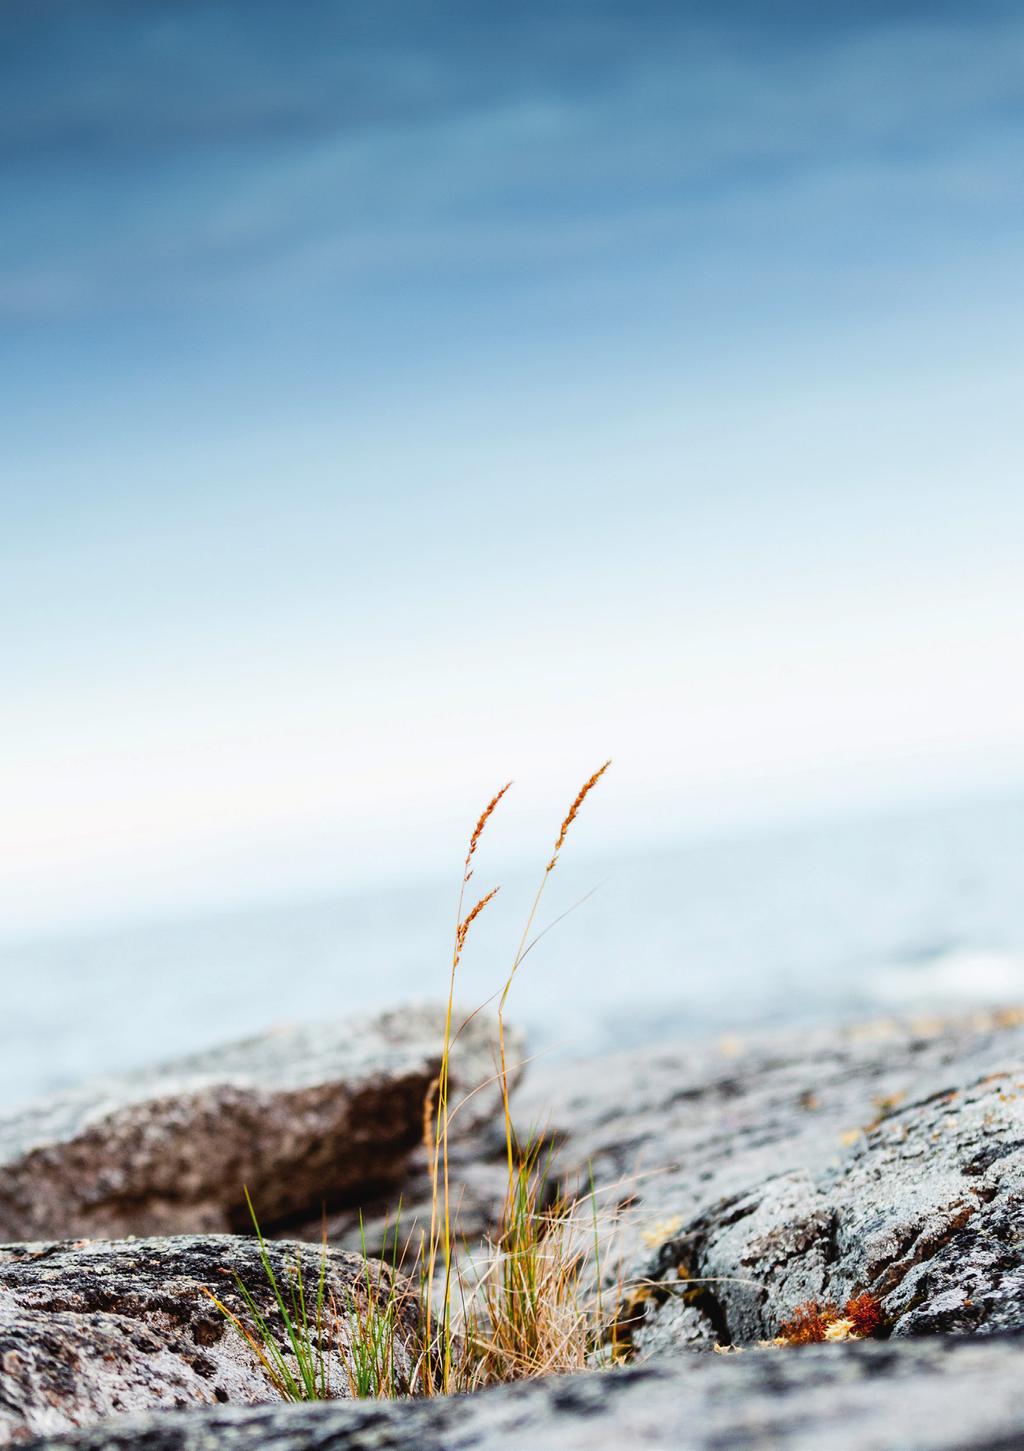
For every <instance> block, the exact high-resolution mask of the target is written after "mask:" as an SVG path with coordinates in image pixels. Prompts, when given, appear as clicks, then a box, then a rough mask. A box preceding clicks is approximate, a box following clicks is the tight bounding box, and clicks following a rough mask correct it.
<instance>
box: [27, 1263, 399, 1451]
mask: <svg viewBox="0 0 1024 1451" xmlns="http://www.w3.org/2000/svg"><path fill="white" fill-rule="evenodd" d="M268 1254H269V1255H270V1258H271V1263H272V1265H273V1267H274V1272H275V1274H276V1275H277V1277H278V1279H279V1282H280V1283H282V1284H286V1283H287V1275H288V1272H289V1268H290V1267H291V1266H293V1265H294V1264H295V1262H296V1256H301V1263H302V1265H303V1279H304V1284H305V1285H306V1286H307V1288H308V1289H310V1290H314V1291H315V1286H316V1284H317V1278H318V1275H319V1272H320V1267H321V1252H320V1251H319V1250H318V1249H317V1248H316V1247H315V1246H310V1245H300V1244H289V1243H287V1242H284V1243H280V1242H279V1243H275V1244H272V1245H270V1246H268ZM326 1268H327V1273H326V1288H327V1292H328V1295H329V1296H331V1297H333V1300H334V1302H335V1304H336V1305H338V1306H340V1307H347V1306H349V1305H350V1304H351V1303H352V1299H353V1297H354V1298H355V1299H356V1300H357V1302H363V1303H365V1299H366V1296H367V1295H368V1294H369V1293H374V1294H378V1295H380V1296H381V1297H382V1298H383V1299H385V1300H386V1299H387V1297H388V1295H389V1293H390V1286H391V1282H392V1281H391V1272H390V1270H389V1269H388V1267H387V1266H386V1265H383V1264H380V1263H378V1262H369V1261H366V1260H364V1259H363V1258H362V1257H361V1256H359V1255H353V1254H348V1253H344V1252H337V1251H332V1252H330V1253H329V1254H328V1256H327V1266H326ZM235 1275H237V1276H238V1277H239V1279H240V1280H241V1282H242V1284H244V1285H245V1287H246V1289H247V1290H248V1291H249V1293H250V1294H251V1296H252V1298H253V1300H254V1301H255V1303H256V1304H257V1305H258V1306H259V1308H260V1312H261V1314H262V1315H263V1316H264V1318H265V1319H266V1320H267V1323H268V1324H269V1325H270V1326H271V1327H272V1328H273V1329H274V1330H275V1331H276V1332H277V1333H278V1335H279V1336H280V1338H281V1340H282V1341H283V1340H284V1328H283V1325H282V1324H281V1322H280V1319H279V1317H278V1315H277V1312H276V1309H275V1307H274V1304H273V1298H272V1291H271V1289H270V1287H269V1285H268V1283H267V1279H266V1276H265V1274H264V1271H263V1267H262V1264H261V1262H260V1256H259V1246H258V1245H257V1243H256V1241H255V1240H254V1239H243V1238H240V1237H236V1236H232V1235H210V1236H195V1237H193V1236H177V1237H173V1238H168V1239H143V1240H123V1241H118V1242H113V1243H111V1242H105V1241H94V1242H82V1243H77V1244H23V1245H8V1246H6V1247H0V1445H3V1444H7V1443H11V1442H14V1443H18V1442H21V1441H23V1440H25V1439H26V1438H27V1437H28V1436H30V1435H33V1434H39V1433H46V1434H51V1433H55V1432H61V1431H66V1430H70V1429H72V1428H74V1427H77V1426H82V1425H85V1424H88V1423H89V1422H91V1421H95V1420H98V1419H99V1418H101V1417H103V1416H109V1415H113V1414H115V1413H119V1412H120V1413H124V1412H131V1411H139V1410H148V1409H151V1408H153V1407H156V1406H167V1407H184V1406H194V1405H203V1404H207V1405H216V1404H217V1403H219V1402H228V1401H230V1402H241V1403H244V1404H256V1403H260V1402H265V1401H271V1400H276V1399H277V1392H276V1391H275V1389H274V1386H273V1384H272V1381H271V1378H270V1377H269V1376H268V1374H267V1373H266V1371H265V1370H264V1369H263V1367H262V1366H261V1364H260V1362H259V1360H258V1358H257V1357H256V1355H255V1354H254V1353H253V1352H252V1350H251V1349H250V1348H249V1347H248V1346H247V1345H246V1344H245V1342H244V1341H243V1340H242V1338H241V1336H240V1335H239V1334H238V1333H237V1332H236V1331H235V1330H234V1329H233V1328H232V1327H231V1326H230V1325H229V1324H228V1323H227V1321H226V1320H225V1318H224V1316H223V1315H222V1314H221V1313H220V1312H219V1311H218V1309H217V1308H216V1306H215V1305H214V1304H213V1303H212V1302H211V1301H210V1299H209V1298H208V1296H207V1295H206V1294H205V1293H204V1286H205V1287H207V1288H209V1289H212V1290H213V1292H214V1293H215V1294H216V1295H217V1297H218V1298H219V1299H221V1300H222V1302H223V1303H224V1304H225V1305H226V1306H227V1307H228V1308H229V1309H231V1310H232V1312H233V1313H235V1314H237V1315H239V1316H240V1317H242V1318H243V1319H244V1320H245V1321H246V1322H247V1323H248V1322H250V1319H251V1317H250V1315H249V1313H248V1311H247V1310H246V1308H245V1306H244V1303H243V1300H242V1297H241V1296H240V1295H239V1293H238V1291H237V1289H236V1284H235V1280H234V1276H235ZM410 1288H411V1287H410ZM399 1289H400V1290H404V1289H405V1286H404V1285H401V1286H400V1287H399ZM400 1298H401V1299H402V1300H403V1302H404V1303H403V1311H402V1316H401V1317H400V1321H399V1325H398V1335H397V1338H396V1349H397V1352H398V1357H397V1367H398V1370H399V1373H403V1372H404V1373H405V1374H406V1375H407V1374H408V1373H409V1371H410V1370H411V1367H412V1364H413V1357H414V1354H415V1349H414V1346H415V1341H414V1334H415V1329H416V1307H415V1304H414V1301H413V1299H412V1297H411V1296H409V1297H407V1298H406V1297H404V1296H400ZM346 1333H347V1326H346V1323H345V1322H343V1321H342V1320H341V1318H340V1316H339V1323H338V1325H337V1326H334V1327H332V1331H331V1333H330V1334H329V1336H328V1337H327V1341H326V1346H325V1352H326V1367H327V1372H328V1376H329V1384H330V1387H331V1389H332V1391H333V1392H334V1393H335V1394H338V1395H345V1394H346V1393H347V1391H348V1373H347V1372H348V1368H347V1365H346V1355H347V1347H346V1343H345V1337H346Z"/></svg>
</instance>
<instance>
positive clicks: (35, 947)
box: [0, 798, 1024, 1107]
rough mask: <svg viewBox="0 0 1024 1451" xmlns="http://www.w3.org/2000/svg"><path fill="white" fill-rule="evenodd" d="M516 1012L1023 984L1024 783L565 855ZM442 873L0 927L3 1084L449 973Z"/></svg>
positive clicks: (433, 989) (603, 1034)
mask: <svg viewBox="0 0 1024 1451" xmlns="http://www.w3.org/2000/svg"><path fill="white" fill-rule="evenodd" d="M559 873H560V875H559V876H558V877H557V878H556V879H553V880H552V891H551V895H550V899H549V901H548V902H547V904H546V912H545V913H544V914H542V917H541V921H542V923H543V922H546V921H547V920H550V918H551V917H553V916H556V915H557V914H558V912H559V911H561V910H564V908H566V907H567V906H569V905H571V904H572V902H573V901H574V900H575V899H576V898H577V897H578V896H579V895H580V894H581V893H583V892H585V891H587V890H588V889H589V888H590V887H592V886H594V885H595V884H596V883H600V884H601V886H600V889H599V890H598V891H597V893H596V894H595V895H594V896H593V897H592V898H591V899H590V900H589V901H587V902H586V903H585V904H584V905H583V906H582V907H581V908H580V909H579V910H578V911H576V912H574V913H573V914H572V915H571V916H570V917H569V918H568V919H567V920H565V921H564V922H562V923H561V924H560V925H559V926H558V927H557V929H556V930H555V931H553V932H552V933H551V934H550V935H549V936H547V937H546V938H545V939H544V941H543V942H542V943H541V944H540V945H539V946H538V947H537V949H536V951H535V952H534V953H533V954H532V955H531V956H530V957H529V958H528V959H527V960H526V962H525V964H524V965H523V968H522V971H521V975H520V978H519V980H518V981H517V984H516V987H515V990H514V992H515V995H514V998H513V1003H514V1016H515V1017H516V1019H517V1020H518V1021H519V1022H520V1023H521V1024H523V1025H524V1026H525V1027H526V1028H527V1029H528V1030H529V1031H530V1032H531V1035H532V1042H533V1043H534V1044H535V1045H536V1046H538V1047H541V1046H544V1047H546V1048H549V1049H551V1050H552V1051H569V1052H576V1051H583V1050H588V1049H591V1048H594V1047H597V1046H602V1045H606V1044H610V1043H614V1042H619V1043H622V1042H628V1043H638V1042H643V1041H649V1040H652V1039H655V1038H657V1037H660V1036H665V1035H668V1034H679V1033H681V1032H683V1033H689V1034H706V1033H717V1032H721V1031H723V1030H729V1029H734V1028H743V1027H748V1026H752V1025H759V1026H763V1025H766V1024H774V1023H783V1022H787V1021H790V1022H792V1021H801V1020H807V1019H811V1018H822V1017H829V1016H836V1015H850V1014H863V1013H876V1012H890V1011H902V1010H911V1011H917V1010H922V1011H930V1010H932V1009H934V1008H939V1007H942V1008H948V1007H950V1006H954V1007H955V1006H960V1007H965V1006H970V1005H972V1004H975V1003H980V1002H988V1001H993V1000H1005V999H1024V798H1022V799H1015V800H1005V801H1001V802H996V803H992V802H989V803H985V804H982V805H972V806H957V807H947V808H944V809H941V810H938V809H936V810H931V811H928V812H921V813H915V814H905V815H903V816H899V817H890V818H886V819H882V818H879V819H877V820H871V821H858V822H846V823H843V824H839V825H835V826H831V827H827V828H826V827H815V828H814V829H804V830H801V831H799V832H789V833H787V834H779V835H773V836H768V835H762V836H758V837H749V838H747V839H736V840H729V841H725V840H720V841H714V842H708V843H705V844H703V845H693V846H688V847H687V848H686V849H684V850H677V851H673V852H662V853H659V854H656V855H651V856H647V857H643V856H639V855H635V856H632V857H631V858H629V859H628V860H622V861H606V862H595V861H593V860H591V861H588V862H583V861H581V860H578V859H577V860H575V861H574V860H573V859H572V858H571V857H569V856H567V857H566V858H565V859H564V861H563V864H562V866H560V868H559ZM530 886H531V882H530V880H529V879H527V878H524V879H523V881H521V882H519V881H516V880H512V881H507V882H506V884H505V891H504V892H503V893H502V896H501V897H500V898H499V899H498V903H499V904H500V907H499V906H498V904H495V909H494V910H493V913H492V912H491V911H490V910H489V911H488V913H487V914H485V916H484V917H483V918H481V919H480V923H479V928H480V930H479V932H478V933H477V934H476V935H475V937H474V939H473V941H472V943H471V948H470V951H469V954H468V956H467V959H466V964H465V979H464V983H463V994H462V995H463V998H464V999H465V1000H466V1001H467V1002H469V1003H471V1004H474V1005H475V1004H476V1003H477V1002H478V1001H480V1000H481V999H483V998H485V997H487V996H488V995H489V994H490V993H491V992H492V991H493V990H494V988H495V986H497V985H498V984H499V982H500V980H501V974H502V969H503V967H504V966H505V965H506V963H507V960H508V955H509V952H510V949H511V947H512V946H514V942H515V938H516V936H517V933H516V927H517V924H518V923H519V922H520V920H521V913H522V910H523V907H524V903H525V902H526V901H528V899H529V895H530ZM452 910H453V907H452V900H451V892H450V887H449V886H448V885H445V884H439V885H438V886H437V887H436V888H425V887H416V888H410V889H394V890H391V891H388V892H378V893H374V894H364V895H361V896H358V897H343V896H339V897H337V898H335V899H333V900H327V901H314V902H305V903H296V904H293V905H291V906H287V907H274V908H273V909H270V908H265V909H260V910H248V911H245V912H235V913H233V914H231V915H225V916H221V917H216V918H214V917H210V918H205V919H203V920H195V921H188V922H180V923H171V924H168V923H156V924H153V925H152V926H151V927H148V928H145V929H142V928H133V929H132V930H130V931H121V932H119V933H116V934H114V933H109V934H106V935H102V936H99V935H93V936H89V937H84V936H83V937H81V938H79V939H73V938H63V939H60V940H56V939H51V940H49V941H45V942H44V941H39V942H35V943H25V944H21V945H17V946H5V947H0V990H2V1004H3V1015H2V1023H0V1107H8V1106H11V1105H13V1104H15V1103H19V1102H22V1101H25V1100H26V1099H29V1098H31V1097H33V1096H36V1095H38V1094H40V1093H44V1092H46V1091H48V1090H50V1089H53V1088H58V1087H61V1086H63V1085H66V1084H69V1083H72V1082H74V1081H76V1080H78V1079H79V1078H82V1077H84V1076H86V1075H89V1074H95V1073H101V1072H105V1071H108V1070H116V1069H122V1068H128V1067H132V1066H136V1065H141V1064H145V1063H149V1062H152V1061H154V1060H158V1059H160V1058H163V1057H166V1056H168V1055H173V1054H177V1053H180V1052H183V1051H187V1050H190V1049H193V1048H198V1047H203V1046H206V1045H210V1044H213V1043H216V1042H218V1041H219V1040H223V1039H224V1038H226V1037H234V1036H237V1035H239V1034H245V1033H248V1032H252V1031H258V1030H260V1029H262V1028H265V1027H267V1026H268V1025H271V1024H274V1023H281V1022H287V1021H295V1020H297V1019H303V1018H311V1017H316V1016H320V1015H323V1014H330V1015H344V1014H346V1013H350V1012H355V1011H362V1010H365V1009H369V1008H374V1007H378V1006H385V1005H393V1004H396V1003H400V1002H401V1001H403V1000H407V999H410V998H417V999H423V998H427V997H437V996H440V995H441V994H442V993H443V991H444V987H445V973H446V957H447V953H448V951H449V947H448V944H449V941H450V933H451V916H452Z"/></svg>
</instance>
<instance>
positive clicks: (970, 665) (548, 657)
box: [0, 0, 1024, 931]
mask: <svg viewBox="0 0 1024 1451" xmlns="http://www.w3.org/2000/svg"><path fill="white" fill-rule="evenodd" d="M0 30H2V32H3V34H2V37H0V38H2V44H0V85H2V88H3V95H4V116H3V119H2V122H0V195H2V197H3V203H2V205H3V208H4V220H3V226H2V228H0V370H2V375H3V379H4V386H3V390H2V395H0V428H2V435H3V440H4V444H3V480H2V485H0V487H2V491H3V500H2V502H3V519H4V528H3V533H2V537H0V606H2V615H0V648H2V655H3V659H4V670H5V709H4V714H5V731H4V741H5V748H4V751H3V753H2V756H3V759H2V760H0V787H2V794H3V799H4V800H5V802H6V803H7V805H6V808H5V812H4V819H3V822H2V823H0V920H2V921H6V922H7V923H9V924H10V925H11V926H12V928H13V929H14V930H19V931H20V930H32V929H33V928H34V927H35V926H37V925H43V924H50V923H53V922H57V921H60V922H63V921H72V920H79V919H83V918H85V917H87V916H102V917H116V916H118V915H122V914H128V913H138V912H144V911H148V910H178V909H179V908H180V909H181V910H184V909H185V908H186V907H187V906H189V905H191V904H193V903H195V902H198V901H199V900H220V899H221V898H222V897H224V898H227V897H238V896H243V897H244V896H245V895H247V894H248V895H252V896H257V895H259V894H261V893H264V892H267V891H275V892H279V893H286V892H288V891H292V890H295V891H298V890H306V889H313V888H316V887H320V886H325V885H328V884H330V883H335V882H339V881H352V880H363V879H366V880H376V879H380V878H381V877H386V876H387V875H388V874H403V873H413V872H433V871H435V870H438V869H443V867H444V866H445V864H446V863H447V861H448V860H449V859H450V858H451V856H452V853H453V852H457V842H458V837H459V833H460V831H461V827H462V823H463V821H464V820H465V819H468V818H472V816H473V815H474V814H475V810H476V807H477V803H478V799H479V797H480V796H481V795H482V794H486V793H487V791H488V789H489V788H490V787H491V785H492V783H493V782H495V781H497V780H501V779H504V777H505V776H506V775H508V774H516V775H517V777H519V778H521V780H522V781H523V782H524V787H523V797H522V799H523V805H522V806H521V808H519V815H518V816H513V819H512V821H511V823H510V826H509V837H510V840H511V841H513V842H521V843H522V844H523V846H524V847H525V846H526V844H528V843H529V842H530V841H532V840H533V839H534V837H535V835H536V833H537V832H538V831H539V830H540V829H541V828H540V826H539V822H540V817H539V816H538V815H537V813H539V812H541V811H542V809H547V811H548V814H549V815H550V814H551V813H552V811H553V813H554V815H556V816H557V815H558V810H559V808H560V806H561V800H562V796H563V795H564V794H565V793H566V790H567V789H568V790H569V791H570V793H571V789H572V786H573V784H574V781H575V778H576V776H578V775H581V774H585V773H586V772H587V771H589V769H590V768H591V767H592V764H593V763H594V762H596V761H597V760H600V759H601V758H603V756H604V755H605V754H606V753H609V752H612V753H614V754H615V756H616V774H615V778H614V783H613V782H612V781H611V780H610V781H609V791H608V800H607V805H606V807H605V809H604V811H603V814H602V815H601V816H600V817H599V818H598V817H597V815H596V813H595V820H594V822H593V825H592V828H591V831H592V836H591V838H590V840H591V844H592V845H593V846H594V847H601V848H603V849H613V848H615V847H617V846H622V845H624V844H628V843H630V842H641V841H647V840H650V839H671V838H672V837H673V836H675V835H683V834H687V833H688V832H690V831H692V830H695V829H705V828H707V827H709V826H720V825H723V824H728V823H734V822H735V823H739V824H743V823H744V822H750V823H756V822H758V821H760V820H762V819H764V818H766V817H774V816H784V815H800V814H802V813H807V812H814V811H821V810H827V809H831V808H832V807H833V806H835V807H856V808H857V809H862V808H864V807H866V806H867V807H870V806H874V805H884V804H885V803H887V802H889V801H893V802H895V801H898V800H902V799H904V798H906V797H908V796H915V797H917V796H923V797H927V796H929V795H933V794H943V793H945V794H948V793H957V792H969V791H973V790H976V789H982V788H988V787H995V788H1002V787H1008V786H1015V785H1017V784H1019V782H1020V780H1021V778H1022V774H1024V747H1022V746H1021V744H1020V742H1021V741H1022V740H1024V734H1022V731H1024V692H1022V691H1021V689H1020V687H1019V684H1018V680H1017V675H1018V672H1019V658H1020V648H1019V647H1020V640H1021V628H1022V626H1024V593H1022V587H1021V584H1020V580H1019V574H1020V561H1021V555H1022V544H1024V490H1022V489H1021V486H1020V479H1021V465H1022V462H1024V458H1022V455H1024V447H1022V445H1021V442H1020V430H1019V427H1018V426H1017V423H1016V414H1018V413H1019V398H1020V396H1021V386H1022V381H1024V380H1022V372H1024V368H1022V358H1021V344H1020V339H1021V337H1022V336H1024V331H1022V323H1024V303H1022V300H1021V288H1020V276H1021V266H1022V262H1024V225H1022V224H1024V187H1022V181H1024V176H1022V172H1024V100H1022V97H1024V90H1022V87H1021V80H1022V74H1024V17H1022V16H1021V15H1020V11H1019V7H1016V6H1012V5H990V4H971V5H967V4H957V5H953V4H941V3H938V4H936V3H933V4H928V5H907V4H899V3H890V4H877V5H876V4H871V3H863V0H862V3H858V4H831V5H830V4H824V3H819V4H816V5H804V4H784V3H779V4H764V3H761V4H753V3H732V4H714V5H712V4H701V5H686V4H655V3H635V0H634V3H629V4H626V3H621V0H616V3H611V0H591V3H586V4H584V3H545V4H534V3H525V4H520V5H516V6H502V7H498V6H488V5H481V4H479V3H469V0H466V3H462V4H457V3H450V0H446V3H440V0H438V3H427V0H423V3H413V0H403V3H394V0H372V3H371V0H367V3H364V4H359V3H355V0H346V3H344V4H328V3H322V0H312V3H308V4H305V5H303V6H302V7H295V6H286V5H283V4H274V5H269V4H265V3H259V0H245V3H242V0H236V3H231V4H216V3H194V4H193V3H189V0H175V3H173V4H156V3H145V0H135V3H131V4H127V3H110V0H108V3H89V4H87V5H85V4H82V3H79V0H76V3H70V0H69V3H54V0H32V3H20V0H14V3H11V0H8V3H7V5H6V6H5V7H4V10H3V15H2V19H0ZM531 793H532V794H531ZM544 819H545V821H546V818H544ZM544 831H545V832H546V826H545V827H544Z"/></svg>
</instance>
